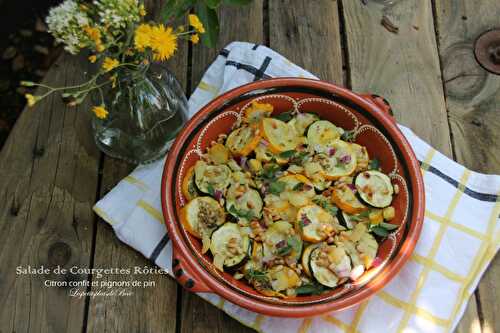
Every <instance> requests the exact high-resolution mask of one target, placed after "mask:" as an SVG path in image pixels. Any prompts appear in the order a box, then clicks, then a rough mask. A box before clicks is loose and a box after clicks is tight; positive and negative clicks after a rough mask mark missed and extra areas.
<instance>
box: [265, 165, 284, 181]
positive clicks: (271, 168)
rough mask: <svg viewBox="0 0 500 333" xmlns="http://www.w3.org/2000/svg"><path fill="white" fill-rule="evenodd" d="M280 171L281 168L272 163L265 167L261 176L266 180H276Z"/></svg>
mask: <svg viewBox="0 0 500 333" xmlns="http://www.w3.org/2000/svg"><path fill="white" fill-rule="evenodd" d="M278 171H280V166H279V165H277V164H274V163H270V164H267V165H265V166H264V168H263V169H262V171H261V174H260V176H261V177H262V178H264V179H274V177H275V174H276V172H278Z"/></svg>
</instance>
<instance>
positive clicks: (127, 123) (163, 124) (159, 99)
mask: <svg viewBox="0 0 500 333" xmlns="http://www.w3.org/2000/svg"><path fill="white" fill-rule="evenodd" d="M114 85H115V87H114V88H108V89H107V90H104V91H101V92H100V93H98V94H96V95H95V98H94V99H96V101H95V102H96V105H100V104H101V103H102V102H104V104H105V107H106V110H107V111H108V115H107V116H106V118H104V119H99V118H97V117H93V130H94V139H95V142H96V144H97V146H98V147H99V149H100V150H102V151H103V152H104V153H105V154H107V155H109V156H111V157H115V158H120V159H123V160H126V161H128V162H131V163H135V164H146V163H151V162H153V161H155V160H158V159H160V158H162V157H163V156H164V155H165V154H166V152H167V151H168V149H169V148H170V146H171V144H172V142H173V140H174V138H175V136H176V135H177V134H178V132H179V131H180V130H181V128H182V126H183V125H184V123H185V122H186V120H187V113H188V105H187V100H186V96H185V95H184V92H183V90H182V88H181V85H180V84H179V82H178V81H177V79H176V78H175V76H174V75H173V74H172V73H171V72H170V71H168V69H166V67H165V66H163V65H161V64H150V65H147V66H141V67H138V68H137V69H134V70H131V69H122V70H120V71H118V72H117V73H116V79H115V84H114Z"/></svg>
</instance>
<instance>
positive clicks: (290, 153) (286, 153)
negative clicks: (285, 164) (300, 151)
mask: <svg viewBox="0 0 500 333" xmlns="http://www.w3.org/2000/svg"><path fill="white" fill-rule="evenodd" d="M293 155H295V150H286V151H284V152H281V153H280V154H279V157H281V158H290V157H292V156H293Z"/></svg>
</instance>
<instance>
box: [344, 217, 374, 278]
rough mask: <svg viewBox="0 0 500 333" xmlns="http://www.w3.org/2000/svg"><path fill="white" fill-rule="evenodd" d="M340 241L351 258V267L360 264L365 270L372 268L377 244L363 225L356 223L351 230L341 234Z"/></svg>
mask: <svg viewBox="0 0 500 333" xmlns="http://www.w3.org/2000/svg"><path fill="white" fill-rule="evenodd" d="M341 239H342V243H343V244H344V246H345V248H346V251H347V252H348V253H349V255H350V256H351V259H352V263H353V266H357V265H360V264H362V265H363V266H364V267H365V269H369V268H370V267H371V266H372V264H373V260H375V258H376V256H377V251H378V243H377V240H376V239H375V238H374V237H373V235H372V234H370V233H369V231H368V228H367V226H366V224H365V223H358V224H356V226H355V227H354V229H353V230H349V231H345V232H342V234H341Z"/></svg>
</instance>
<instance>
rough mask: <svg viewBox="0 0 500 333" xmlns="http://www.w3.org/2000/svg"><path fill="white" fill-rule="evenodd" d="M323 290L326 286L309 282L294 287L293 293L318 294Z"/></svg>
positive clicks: (298, 294)
mask: <svg viewBox="0 0 500 333" xmlns="http://www.w3.org/2000/svg"><path fill="white" fill-rule="evenodd" d="M325 290H326V288H325V287H323V286H322V285H320V284H316V283H310V284H305V285H303V286H300V287H298V288H296V289H295V294H297V296H300V295H319V294H321V293H322V292H323V291H325Z"/></svg>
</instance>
